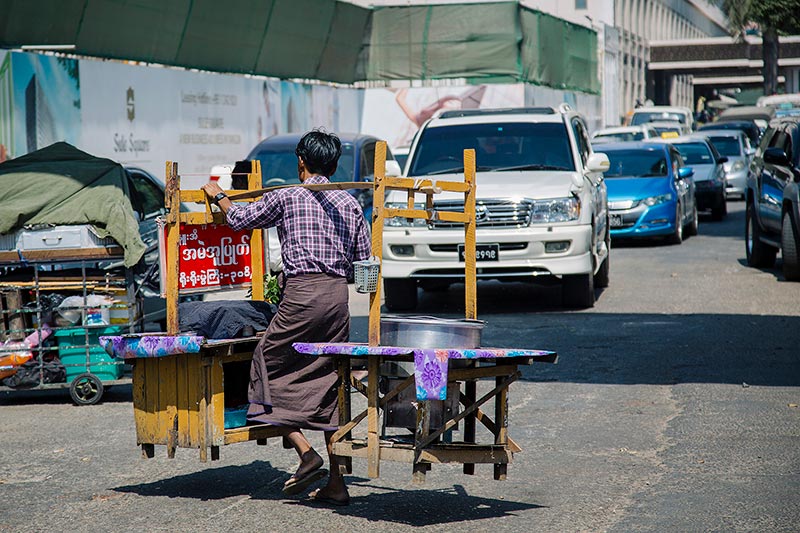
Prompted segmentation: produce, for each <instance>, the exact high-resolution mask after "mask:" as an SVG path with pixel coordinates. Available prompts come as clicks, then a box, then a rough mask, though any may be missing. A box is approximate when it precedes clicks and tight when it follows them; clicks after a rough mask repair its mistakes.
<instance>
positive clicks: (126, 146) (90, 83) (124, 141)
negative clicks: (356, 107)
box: [81, 61, 280, 183]
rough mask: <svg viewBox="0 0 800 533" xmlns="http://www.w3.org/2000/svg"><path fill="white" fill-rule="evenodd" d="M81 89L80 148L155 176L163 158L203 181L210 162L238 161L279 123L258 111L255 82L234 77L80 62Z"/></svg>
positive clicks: (259, 98)
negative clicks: (265, 133) (89, 103)
mask: <svg viewBox="0 0 800 533" xmlns="http://www.w3.org/2000/svg"><path fill="white" fill-rule="evenodd" d="M81 93H82V97H83V100H84V101H86V102H91V105H86V106H84V107H83V109H82V119H83V121H82V122H83V130H82V135H81V146H84V147H87V149H90V150H92V153H94V154H95V155H99V156H105V157H109V158H111V159H114V160H116V161H119V162H120V163H122V164H123V165H127V166H137V167H141V168H143V169H145V170H147V171H149V172H151V173H152V174H154V175H155V176H157V177H159V178H161V177H163V174H164V162H165V161H167V160H170V161H178V162H179V164H180V173H181V175H185V176H187V177H190V176H191V175H202V176H204V177H203V178H202V179H200V180H197V181H198V183H205V181H206V180H207V179H208V175H209V171H210V169H211V167H212V166H214V165H216V164H221V163H229V162H234V161H237V160H239V159H243V158H244V157H245V156H246V155H247V153H248V152H249V150H250V148H251V147H252V146H253V145H255V143H256V142H257V141H258V140H259V138H258V137H259V134H260V133H263V132H264V131H276V130H277V129H279V128H280V125H279V124H275V123H274V122H270V123H267V124H265V120H264V117H262V116H261V115H262V113H261V110H262V109H263V107H264V105H263V103H262V102H263V99H262V95H261V84H259V83H256V82H255V81H254V80H249V79H247V78H244V77H241V76H239V77H237V76H220V75H214V74H201V73H191V72H184V71H180V70H174V69H166V68H149V67H140V66H131V65H124V64H109V63H101V62H97V61H83V62H82V68H81ZM276 118H277V117H268V119H269V120H270V121H272V120H274V119H276ZM259 128H261V130H262V132H259ZM198 177H199V176H198ZM190 181H191V180H190Z"/></svg>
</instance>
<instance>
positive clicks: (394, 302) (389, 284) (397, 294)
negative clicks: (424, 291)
mask: <svg viewBox="0 0 800 533" xmlns="http://www.w3.org/2000/svg"><path fill="white" fill-rule="evenodd" d="M383 290H384V291H385V293H386V294H385V298H386V299H385V302H384V303H385V304H386V309H388V310H389V311H410V310H412V309H414V308H415V307H417V282H416V281H415V280H413V279H384V280H383Z"/></svg>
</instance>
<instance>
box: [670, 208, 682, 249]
mask: <svg viewBox="0 0 800 533" xmlns="http://www.w3.org/2000/svg"><path fill="white" fill-rule="evenodd" d="M681 211H682V210H681V204H678V207H677V209H675V231H673V232H672V235H670V236H669V237H667V241H669V243H670V244H680V243H682V242H683V218H682V217H681Z"/></svg>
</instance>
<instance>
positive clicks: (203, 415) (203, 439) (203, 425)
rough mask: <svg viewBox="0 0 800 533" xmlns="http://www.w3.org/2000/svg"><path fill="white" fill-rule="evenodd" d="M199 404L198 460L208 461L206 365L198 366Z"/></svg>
mask: <svg viewBox="0 0 800 533" xmlns="http://www.w3.org/2000/svg"><path fill="white" fill-rule="evenodd" d="M200 390H201V391H202V396H201V397H200V405H199V409H198V416H197V418H198V422H199V424H198V425H199V426H200V427H199V431H198V444H199V445H200V462H201V463H205V462H207V461H208V422H209V420H208V367H207V366H205V365H204V366H201V367H200Z"/></svg>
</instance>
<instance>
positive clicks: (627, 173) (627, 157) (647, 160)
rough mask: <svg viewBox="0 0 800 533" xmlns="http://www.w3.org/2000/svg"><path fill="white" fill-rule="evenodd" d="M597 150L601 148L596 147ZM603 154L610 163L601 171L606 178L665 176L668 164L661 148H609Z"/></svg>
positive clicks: (599, 150)
mask: <svg viewBox="0 0 800 533" xmlns="http://www.w3.org/2000/svg"><path fill="white" fill-rule="evenodd" d="M597 151H598V152H602V151H603V150H602V149H601V148H598V149H597ZM605 154H606V155H607V156H608V160H609V162H610V163H611V166H610V167H609V168H608V170H606V171H605V172H603V175H604V176H605V177H606V178H622V177H639V178H653V177H665V176H667V170H668V169H669V165H668V164H667V158H666V156H665V155H664V152H663V151H662V150H630V151H628V150H625V151H623V150H609V151H607V152H605Z"/></svg>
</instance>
